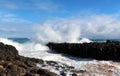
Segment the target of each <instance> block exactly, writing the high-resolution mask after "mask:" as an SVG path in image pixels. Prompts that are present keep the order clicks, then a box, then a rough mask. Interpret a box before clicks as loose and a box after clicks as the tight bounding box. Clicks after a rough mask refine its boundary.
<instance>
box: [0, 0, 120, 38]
mask: <svg viewBox="0 0 120 76" xmlns="http://www.w3.org/2000/svg"><path fill="white" fill-rule="evenodd" d="M119 14H120V0H0V37H28V38H30V37H33V36H34V35H35V32H36V27H37V26H40V27H39V28H41V27H42V26H44V25H48V24H51V25H52V26H51V27H53V25H54V26H57V25H59V26H61V27H62V25H67V26H69V25H70V24H74V25H75V26H80V30H81V37H87V38H120V36H119V33H120V31H119V29H120V21H119V20H120V16H119ZM57 29H58V30H59V28H57Z"/></svg>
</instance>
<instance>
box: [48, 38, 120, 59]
mask: <svg viewBox="0 0 120 76" xmlns="http://www.w3.org/2000/svg"><path fill="white" fill-rule="evenodd" d="M47 46H48V47H49V48H50V49H51V50H54V51H56V52H59V53H64V54H69V55H72V56H77V57H81V58H93V59H98V60H120V42H117V41H110V40H107V41H106V42H100V43H99V42H91V43H83V44H81V43H48V44H47Z"/></svg>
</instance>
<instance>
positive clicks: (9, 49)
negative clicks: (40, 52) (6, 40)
mask: <svg viewBox="0 0 120 76" xmlns="http://www.w3.org/2000/svg"><path fill="white" fill-rule="evenodd" d="M36 64H41V65H43V64H44V61H43V60H42V59H35V58H28V57H24V56H20V55H19V54H18V51H17V50H16V48H15V47H13V46H11V45H5V44H3V43H0V76H58V75H57V74H55V73H52V72H50V71H49V70H45V69H41V68H40V67H38V66H37V65H36Z"/></svg>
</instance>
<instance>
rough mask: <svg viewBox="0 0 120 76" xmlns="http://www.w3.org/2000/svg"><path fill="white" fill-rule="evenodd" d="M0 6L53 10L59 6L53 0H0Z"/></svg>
mask: <svg viewBox="0 0 120 76" xmlns="http://www.w3.org/2000/svg"><path fill="white" fill-rule="evenodd" d="M0 4H1V5H0V6H1V7H3V8H7V9H13V10H14V9H25V10H44V11H55V10H56V9H58V7H59V6H60V5H59V4H58V3H55V2H54V1H53V0H29V1H25V0H19V1H18V0H12V1H10V0H0Z"/></svg>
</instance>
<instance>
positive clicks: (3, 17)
mask: <svg viewBox="0 0 120 76" xmlns="http://www.w3.org/2000/svg"><path fill="white" fill-rule="evenodd" d="M0 22H3V23H4V22H12V23H32V22H31V21H29V20H26V19H23V18H20V17H17V16H16V15H15V14H10V13H1V14H0Z"/></svg>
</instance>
